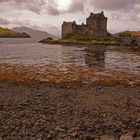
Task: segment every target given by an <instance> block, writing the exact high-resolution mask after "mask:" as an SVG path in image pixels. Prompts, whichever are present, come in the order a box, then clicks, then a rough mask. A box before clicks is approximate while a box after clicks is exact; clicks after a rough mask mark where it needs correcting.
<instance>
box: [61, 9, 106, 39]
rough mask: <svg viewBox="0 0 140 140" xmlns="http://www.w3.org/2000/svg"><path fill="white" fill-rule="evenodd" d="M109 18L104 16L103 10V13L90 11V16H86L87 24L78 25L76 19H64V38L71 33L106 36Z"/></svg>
mask: <svg viewBox="0 0 140 140" xmlns="http://www.w3.org/2000/svg"><path fill="white" fill-rule="evenodd" d="M107 20H108V18H107V17H105V16H104V12H103V11H102V12H101V13H90V16H89V17H88V18H86V24H84V23H82V24H81V25H77V24H76V22H75V21H73V22H66V21H64V22H63V24H62V38H64V37H65V36H66V35H67V34H70V33H73V34H82V35H95V36H105V35H107Z"/></svg>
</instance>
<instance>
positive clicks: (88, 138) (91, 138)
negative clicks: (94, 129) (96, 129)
mask: <svg viewBox="0 0 140 140" xmlns="http://www.w3.org/2000/svg"><path fill="white" fill-rule="evenodd" d="M86 140H94V137H93V136H92V135H88V136H86Z"/></svg>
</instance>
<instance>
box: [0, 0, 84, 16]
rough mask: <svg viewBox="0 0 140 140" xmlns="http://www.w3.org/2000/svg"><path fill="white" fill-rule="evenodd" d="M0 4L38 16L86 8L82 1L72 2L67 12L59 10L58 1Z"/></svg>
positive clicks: (4, 0) (19, 0) (17, 0)
mask: <svg viewBox="0 0 140 140" xmlns="http://www.w3.org/2000/svg"><path fill="white" fill-rule="evenodd" d="M0 3H7V4H8V5H10V6H11V7H13V8H16V9H27V10H30V11H32V12H35V13H37V14H40V13H41V12H46V13H48V14H50V15H59V14H64V13H73V12H78V11H83V8H84V2H83V1H82V0H72V2H71V4H70V6H69V7H68V9H66V10H62V9H61V10H60V9H58V3H57V0H0Z"/></svg>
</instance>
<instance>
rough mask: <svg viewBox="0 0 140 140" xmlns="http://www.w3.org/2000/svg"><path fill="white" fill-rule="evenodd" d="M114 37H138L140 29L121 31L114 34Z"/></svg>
mask: <svg viewBox="0 0 140 140" xmlns="http://www.w3.org/2000/svg"><path fill="white" fill-rule="evenodd" d="M114 36H116V37H140V31H123V32H119V33H116V34H114Z"/></svg>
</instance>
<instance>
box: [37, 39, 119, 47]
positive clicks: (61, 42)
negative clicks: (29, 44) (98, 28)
mask: <svg viewBox="0 0 140 140" xmlns="http://www.w3.org/2000/svg"><path fill="white" fill-rule="evenodd" d="M39 43H46V44H50V45H51V44H54V45H101V46H108V45H111V46H118V45H119V44H118V43H116V42H97V41H75V40H47V39H43V40H41V41H39Z"/></svg>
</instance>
